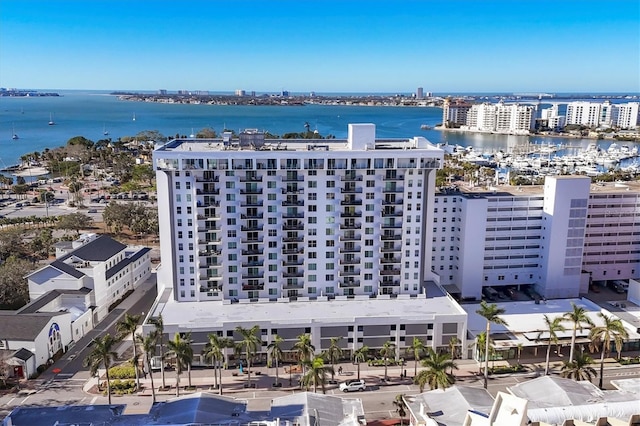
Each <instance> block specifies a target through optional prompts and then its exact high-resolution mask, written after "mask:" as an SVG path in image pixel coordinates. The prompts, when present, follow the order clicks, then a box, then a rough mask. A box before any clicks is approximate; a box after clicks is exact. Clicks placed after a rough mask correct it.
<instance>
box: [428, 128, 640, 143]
mask: <svg viewBox="0 0 640 426" xmlns="http://www.w3.org/2000/svg"><path fill="white" fill-rule="evenodd" d="M433 130H438V131H442V132H453V133H470V134H479V135H497V136H522V137H527V138H531V137H544V138H559V139H560V138H564V139H591V140H595V141H613V142H630V143H640V139H636V140H621V139H616V138H614V137H603V138H599V137H597V136H592V135H585V136H583V135H572V134H568V133H563V134H559V133H528V134H517V133H503V132H483V131H480V130H467V129H458V128H456V129H453V128H447V127H442V126H435V127H434V128H433Z"/></svg>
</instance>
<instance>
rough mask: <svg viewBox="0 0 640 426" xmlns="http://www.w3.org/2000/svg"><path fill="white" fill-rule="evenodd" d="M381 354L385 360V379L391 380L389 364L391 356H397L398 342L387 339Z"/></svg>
mask: <svg viewBox="0 0 640 426" xmlns="http://www.w3.org/2000/svg"><path fill="white" fill-rule="evenodd" d="M380 356H381V357H382V359H383V360H384V380H385V381H387V380H389V375H388V374H387V366H388V365H389V358H393V359H395V358H396V344H395V343H393V342H392V341H391V340H387V341H386V342H384V344H383V345H382V348H380Z"/></svg>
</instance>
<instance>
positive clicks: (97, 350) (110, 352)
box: [84, 333, 118, 405]
mask: <svg viewBox="0 0 640 426" xmlns="http://www.w3.org/2000/svg"><path fill="white" fill-rule="evenodd" d="M91 343H92V344H91V352H89V354H88V355H87V357H86V358H85V359H84V366H85V367H89V369H90V371H91V375H92V376H93V375H95V374H96V373H97V372H98V369H99V368H100V366H103V367H104V369H105V375H106V379H107V397H108V398H109V405H111V382H110V381H109V368H111V364H112V363H113V360H114V359H115V358H116V356H117V354H116V352H115V351H114V347H115V345H116V343H118V341H117V340H116V339H114V338H113V337H112V336H111V335H110V334H109V333H107V334H105V335H104V336H102V337H96V338H94V339H93V340H92V341H91ZM99 381H100V377H98V385H99V384H100V382H99Z"/></svg>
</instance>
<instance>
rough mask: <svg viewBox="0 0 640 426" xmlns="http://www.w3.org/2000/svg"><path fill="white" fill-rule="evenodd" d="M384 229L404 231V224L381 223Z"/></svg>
mask: <svg viewBox="0 0 640 426" xmlns="http://www.w3.org/2000/svg"><path fill="white" fill-rule="evenodd" d="M380 228H382V229H402V223H381V224H380Z"/></svg>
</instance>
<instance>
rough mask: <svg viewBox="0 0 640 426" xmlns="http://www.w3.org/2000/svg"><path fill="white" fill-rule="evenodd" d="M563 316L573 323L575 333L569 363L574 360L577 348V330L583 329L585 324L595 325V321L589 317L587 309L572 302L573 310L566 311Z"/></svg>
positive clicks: (572, 336) (572, 335) (572, 337)
mask: <svg viewBox="0 0 640 426" xmlns="http://www.w3.org/2000/svg"><path fill="white" fill-rule="evenodd" d="M562 318H563V319H564V320H565V321H570V322H572V323H573V333H572V334H571V350H570V351H569V363H571V362H573V354H574V352H575V349H576V331H577V330H580V331H582V328H583V326H588V327H593V321H591V318H589V315H588V314H587V311H586V310H585V309H584V308H583V307H581V306H577V305H576V304H575V303H571V311H569V312H566V313H565V314H564V315H563V316H562Z"/></svg>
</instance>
